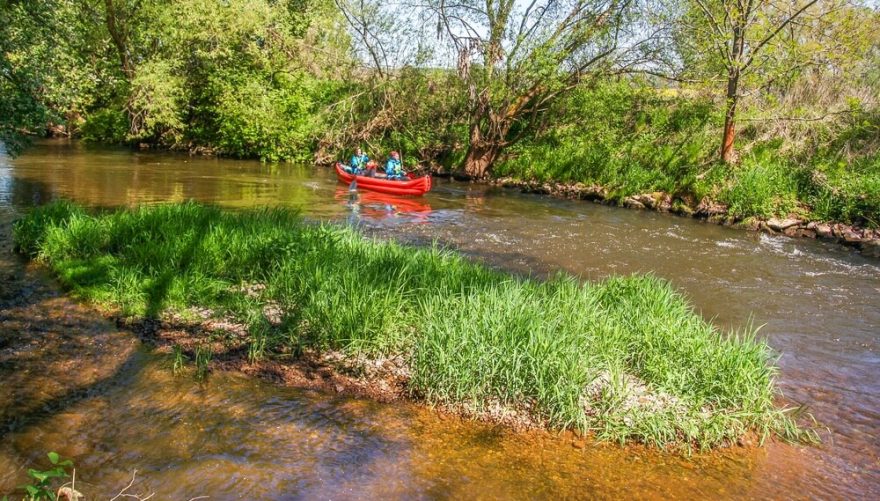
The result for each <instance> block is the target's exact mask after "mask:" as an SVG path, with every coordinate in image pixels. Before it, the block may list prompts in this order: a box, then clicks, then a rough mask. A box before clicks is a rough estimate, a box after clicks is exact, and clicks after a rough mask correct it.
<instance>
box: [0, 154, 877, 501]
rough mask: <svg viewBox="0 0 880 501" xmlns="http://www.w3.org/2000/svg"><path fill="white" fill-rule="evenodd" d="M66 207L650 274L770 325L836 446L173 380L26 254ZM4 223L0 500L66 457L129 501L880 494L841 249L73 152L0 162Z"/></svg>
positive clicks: (852, 289) (486, 194)
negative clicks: (586, 431) (183, 214)
mask: <svg viewBox="0 0 880 501" xmlns="http://www.w3.org/2000/svg"><path fill="white" fill-rule="evenodd" d="M61 197H63V198H70V199H73V200H76V201H78V202H81V203H83V204H87V205H90V206H94V207H115V206H120V205H134V204H140V203H156V202H163V201H181V200H188V199H194V200H200V201H203V202H209V203H216V204H219V205H222V206H225V207H232V208H248V207H256V206H264V205H285V206H292V207H298V208H300V209H301V210H302V211H303V213H304V215H306V216H308V217H310V218H313V219H318V220H329V221H336V222H339V223H341V224H353V225H357V226H359V227H360V228H362V230H363V231H365V232H367V233H369V234H372V235H376V236H379V237H382V238H396V239H399V240H403V241H407V242H413V243H416V244H424V243H430V242H439V243H440V244H442V245H446V246H450V247H453V248H456V249H458V250H460V251H462V252H464V253H466V254H468V255H470V256H472V257H473V258H474V259H479V260H483V261H485V262H487V263H489V264H490V265H493V266H497V267H500V268H503V269H507V270H512V271H515V272H519V273H523V274H530V275H535V276H544V275H546V274H549V273H553V272H555V271H557V270H566V271H568V272H570V273H573V274H575V275H578V276H581V277H583V278H584V279H593V278H601V277H605V276H608V275H611V274H628V273H634V272H651V273H654V274H656V275H658V276H660V277H663V278H665V279H667V280H669V281H671V282H672V284H673V285H674V286H675V287H676V288H678V289H679V290H681V291H683V292H684V293H685V294H687V295H688V296H689V298H690V299H691V300H692V302H693V304H694V305H695V307H696V308H697V309H698V310H699V311H700V312H701V313H702V314H703V315H704V316H705V317H707V318H710V319H713V320H714V322H715V323H716V324H718V325H720V326H722V327H723V328H726V329H737V328H741V327H743V326H744V325H746V323H747V322H749V321H751V322H752V323H754V324H755V325H763V327H762V328H761V330H760V335H762V336H766V337H767V338H768V340H769V343H770V345H771V346H772V347H773V348H774V349H775V350H777V351H779V352H780V353H781V354H782V355H781V358H780V360H779V365H780V368H781V371H780V375H779V383H780V387H781V388H782V390H783V392H784V395H785V398H784V403H786V404H787V405H800V404H803V405H806V406H807V407H808V409H809V411H810V412H812V413H813V415H814V416H815V417H816V419H817V420H818V421H819V422H820V423H821V424H822V425H823V427H827V430H826V431H823V432H822V438H823V444H822V445H820V446H818V447H801V446H789V445H785V444H778V443H770V444H768V445H767V446H765V447H763V448H759V449H751V448H732V449H723V450H719V451H717V452H715V453H712V454H708V455H703V456H697V457H694V458H687V459H685V458H680V457H677V456H671V455H664V454H658V453H656V452H652V451H646V450H643V449H641V448H638V447H628V448H619V447H617V446H614V445H597V444H593V443H589V442H583V441H581V440H579V439H577V438H576V437H572V436H570V435H561V436H556V435H553V434H547V433H532V434H522V433H512V432H509V431H506V430H504V429H502V428H499V427H494V426H489V425H484V424H478V423H472V422H467V421H461V420H458V419H452V418H449V417H444V416H442V415H440V414H438V413H436V412H433V411H431V410H429V409H425V408H421V407H418V406H414V405H411V404H406V403H396V404H380V403H376V402H371V401H366V400H359V399H352V398H347V397H340V396H337V395H328V394H323V393H313V392H307V391H301V390H293V389H290V388H284V387H280V386H277V385H273V384H270V383H266V382H262V381H260V380H255V379H250V378H245V377H242V376H240V375H235V374H224V373H215V374H212V375H211V377H210V378H208V379H207V380H206V381H204V382H197V381H195V380H193V379H192V378H186V377H179V376H178V377H175V376H174V375H173V374H172V371H171V370H170V361H169V360H168V358H167V357H165V356H161V355H158V354H155V353H153V352H151V351H150V350H149V349H148V348H147V347H144V346H141V344H140V343H139V342H138V341H137V340H136V338H135V337H134V336H133V335H131V334H130V333H128V332H125V331H124V330H120V329H118V328H116V327H115V326H114V325H111V324H109V323H107V322H106V321H104V320H102V319H100V318H99V316H98V315H96V314H94V313H93V312H91V311H90V310H89V309H88V308H83V307H82V306H81V305H78V304H76V303H75V302H73V301H71V300H70V299H69V298H67V297H65V296H64V295H63V294H59V293H58V290H57V288H56V287H54V286H53V285H52V284H51V282H50V281H48V280H47V279H46V278H45V277H42V276H41V275H40V272H39V270H38V269H34V268H33V267H31V268H30V269H25V265H24V263H23V262H21V261H20V260H19V259H17V258H15V257H14V256H12V255H11V252H10V246H9V242H8V233H9V232H8V221H9V220H11V219H12V218H14V217H15V215H16V214H20V213H21V212H22V211H24V210H27V208H28V207H30V206H33V205H37V204H42V203H45V202H48V201H50V200H53V199H55V198H61ZM0 219H2V220H3V223H6V226H5V228H6V229H5V230H4V231H3V232H0V233H2V234H3V238H4V245H3V246H2V249H0V251H2V257H0V259H2V266H0V267H2V268H3V269H0V272H2V274H3V275H4V277H5V280H4V281H3V282H2V284H3V286H4V288H5V289H6V290H5V291H3V293H2V294H0V296H2V297H3V298H5V299H2V298H0V300H2V301H3V302H2V303H0V304H2V305H3V308H4V309H3V310H0V321H2V322H3V323H0V326H4V328H5V330H6V331H7V332H3V333H2V335H3V340H2V342H0V350H2V353H3V355H2V358H0V364H2V365H0V377H2V378H3V381H4V384H3V387H4V389H3V390H2V391H0V407H4V409H3V413H2V416H3V417H4V422H3V424H4V425H5V426H4V427H3V428H0V433H2V434H3V437H2V441H0V442H2V444H0V493H5V492H7V491H9V490H10V489H13V488H14V486H15V485H16V484H17V483H20V482H21V481H22V480H23V469H22V468H25V467H27V466H30V465H31V464H32V462H34V461H38V460H39V458H40V457H42V456H43V455H44V453H45V452H46V451H48V450H56V451H58V452H60V453H62V455H65V456H69V457H72V458H73V459H74V461H75V463H76V464H77V477H78V482H80V480H81V481H82V482H83V486H84V487H83V490H85V491H86V492H89V493H91V494H92V495H93V496H94V495H96V494H97V495H98V496H100V495H104V494H111V495H112V494H113V493H115V492H117V491H118V490H119V489H120V488H122V487H124V486H125V485H126V484H127V483H128V481H129V479H130V476H131V474H132V471H133V470H135V469H136V470H138V476H137V478H138V482H137V484H136V487H138V488H139V489H140V490H141V491H142V492H156V493H157V496H158V497H159V498H161V499H178V498H180V499H189V498H190V497H194V496H199V495H210V496H211V498H212V499H227V498H229V499H234V498H248V499H272V498H298V497H316V496H318V495H320V497H327V498H349V497H355V498H356V497H376V496H392V497H416V498H420V497H425V498H434V497H451V496H456V497H464V496H468V497H470V496H477V497H487V498H495V497H516V498H520V497H528V498H534V497H548V496H551V495H553V496H564V497H575V498H578V497H601V498H613V497H634V498H656V497H675V498H684V497H693V496H715V497H717V496H724V497H743V498H746V497H749V498H751V497H757V496H760V497H777V498H779V497H795V498H799V497H804V498H806V497H823V498H836V497H846V498H850V497H877V496H878V495H880V382H878V381H877V379H876V375H877V369H878V368H880V352H878V347H880V346H878V345H880V341H878V335H880V262H878V261H877V260H871V259H869V258H865V257H862V256H860V255H859V254H858V253H856V252H855V251H852V250H849V249H846V248H842V247H839V246H836V245H834V244H828V243H822V242H817V241H811V240H803V239H802V240H797V239H789V238H787V237H772V236H768V235H763V234H757V233H750V232H746V231H743V230H737V229H731V228H726V227H720V226H716V225H712V224H706V223H703V222H700V221H695V220H691V219H685V218H679V217H676V216H672V215H668V214H658V213H648V212H639V211H634V210H628V209H619V208H611V207H606V206H601V205H597V204H591V203H585V202H576V201H565V200H556V199H552V198H547V197H542V196H535V195H523V194H520V193H517V192H515V191H510V190H504V189H499V188H489V187H486V186H482V185H475V184H463V183H455V182H449V181H444V180H436V181H435V187H434V189H433V190H432V191H431V192H430V193H429V194H428V195H427V196H425V197H422V198H418V199H404V200H400V199H395V198H393V197H388V196H382V195H376V194H370V193H366V192H364V193H361V194H360V195H358V196H357V197H355V198H352V197H351V196H350V194H349V193H348V191H347V187H344V186H342V185H339V184H337V182H336V179H335V177H334V175H333V174H332V172H331V171H330V170H328V169H324V168H318V167H311V166H293V165H286V164H283V165H269V164H261V163H259V162H254V161H235V160H228V159H208V158H200V157H189V156H186V155H176V154H161V153H152V152H130V151H127V150H115V149H89V148H84V147H82V146H81V145H78V144H72V145H71V144H67V143H65V142H59V141H51V142H43V143H40V144H38V145H37V146H35V147H34V148H32V149H31V150H28V151H27V152H26V153H25V154H24V155H23V156H21V157H19V158H16V159H10V158H8V157H5V156H0ZM13 289H15V290H13ZM13 331H14V332H13Z"/></svg>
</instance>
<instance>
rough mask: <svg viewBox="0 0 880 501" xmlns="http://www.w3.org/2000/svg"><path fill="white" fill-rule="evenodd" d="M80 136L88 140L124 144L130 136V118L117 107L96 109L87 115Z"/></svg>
mask: <svg viewBox="0 0 880 501" xmlns="http://www.w3.org/2000/svg"><path fill="white" fill-rule="evenodd" d="M80 136H81V137H82V139H83V140H84V141H86V142H92V143H105V144H122V143H124V142H126V141H127V138H128V119H127V118H126V116H125V113H124V112H122V110H118V109H115V108H103V109H100V110H96V111H94V112H92V113H90V114H89V115H88V116H86V118H85V121H84V122H83V124H82V126H81V128H80Z"/></svg>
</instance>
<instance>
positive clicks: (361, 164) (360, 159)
mask: <svg viewBox="0 0 880 501" xmlns="http://www.w3.org/2000/svg"><path fill="white" fill-rule="evenodd" d="M369 163H370V157H368V156H367V155H366V154H365V153H364V151H363V150H362V149H360V148H357V149H355V150H354V155H352V156H351V163H349V165H348V166H347V168H346V169H345V170H347V171H348V173H349V174H355V175H358V174H363V173H364V172H366V170H367V168H368V167H367V165H368V164H369Z"/></svg>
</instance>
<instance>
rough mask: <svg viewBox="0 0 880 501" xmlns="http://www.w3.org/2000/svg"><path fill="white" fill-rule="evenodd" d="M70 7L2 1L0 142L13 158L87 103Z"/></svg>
mask: <svg viewBox="0 0 880 501" xmlns="http://www.w3.org/2000/svg"><path fill="white" fill-rule="evenodd" d="M73 4H74V2H73V0H33V1H20V0H0V141H2V142H3V143H4V144H5V146H6V149H7V151H8V152H9V153H11V154H16V153H17V152H19V151H20V150H21V148H22V147H24V145H25V144H26V143H27V135H28V134H31V133H35V132H42V131H44V130H45V127H46V125H47V124H48V123H49V122H55V123H58V122H60V121H62V120H63V118H64V115H65V114H66V113H67V112H69V111H71V110H77V109H80V108H81V105H82V102H83V100H84V99H85V98H83V97H82V94H83V90H84V89H85V88H86V87H87V86H88V80H89V78H88V76H87V75H85V72H84V67H85V65H84V64H83V62H82V61H81V60H80V59H79V58H78V57H77V56H78V54H77V52H76V50H74V47H73V41H74V40H75V39H76V36H75V32H76V28H77V26H76V23H71V22H70V20H71V18H73V17H75V16H74V10H75V9H74V7H73Z"/></svg>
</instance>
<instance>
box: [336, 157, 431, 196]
mask: <svg viewBox="0 0 880 501" xmlns="http://www.w3.org/2000/svg"><path fill="white" fill-rule="evenodd" d="M336 177H337V178H338V179H339V181H340V182H343V183H346V184H350V183H351V182H352V181H354V180H357V186H358V188H360V189H364V190H370V191H376V192H379V193H387V194H389V195H416V196H418V195H424V194H425V193H427V192H428V191H430V190H431V176H422V177H416V178H410V180H409V181H391V180H388V179H385V178H381V177H367V176H356V175H354V174H349V173H348V172H345V170H344V169H343V168H342V164H340V163H338V162H337V163H336Z"/></svg>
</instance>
